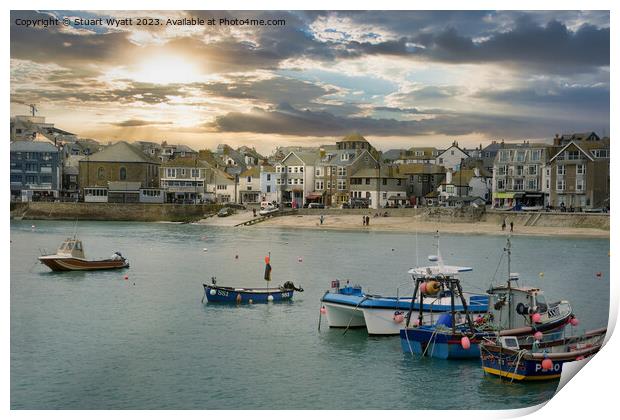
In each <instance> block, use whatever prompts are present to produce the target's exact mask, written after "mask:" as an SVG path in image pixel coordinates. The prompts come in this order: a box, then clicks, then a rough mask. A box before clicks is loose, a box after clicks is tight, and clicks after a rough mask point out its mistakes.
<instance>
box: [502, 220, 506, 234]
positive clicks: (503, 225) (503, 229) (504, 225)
mask: <svg viewBox="0 0 620 420" xmlns="http://www.w3.org/2000/svg"><path fill="white" fill-rule="evenodd" d="M505 230H506V218H505V217H504V221H503V222H502V232H503V231H505Z"/></svg>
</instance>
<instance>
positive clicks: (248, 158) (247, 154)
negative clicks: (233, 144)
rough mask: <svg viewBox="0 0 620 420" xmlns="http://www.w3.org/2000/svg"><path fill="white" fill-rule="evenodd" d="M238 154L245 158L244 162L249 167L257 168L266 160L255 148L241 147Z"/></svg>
mask: <svg viewBox="0 0 620 420" xmlns="http://www.w3.org/2000/svg"><path fill="white" fill-rule="evenodd" d="M237 152H238V153H239V154H241V156H243V161H244V162H245V164H246V165H247V166H257V165H258V164H259V163H260V162H262V161H263V160H265V158H264V157H263V156H262V155H261V154H260V153H258V152H257V151H256V149H255V148H253V147H251V148H250V147H248V146H241V147H239V148H238V149H237Z"/></svg>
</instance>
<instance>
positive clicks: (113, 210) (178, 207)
mask: <svg viewBox="0 0 620 420" xmlns="http://www.w3.org/2000/svg"><path fill="white" fill-rule="evenodd" d="M220 207H221V206H219V205H214V204H197V205H189V204H146V203H127V204H120V203H58V202H29V203H11V218H14V219H38V220H75V219H76V218H78V219H79V220H114V221H140V222H159V221H168V222H191V221H196V220H200V219H203V218H205V217H208V216H210V215H213V214H214V213H216V212H217V211H218V210H219V208H220Z"/></svg>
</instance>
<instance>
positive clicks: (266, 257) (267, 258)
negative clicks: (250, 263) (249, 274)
mask: <svg viewBox="0 0 620 420" xmlns="http://www.w3.org/2000/svg"><path fill="white" fill-rule="evenodd" d="M269 261H271V258H269V255H265V264H269Z"/></svg>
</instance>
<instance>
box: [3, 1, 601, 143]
mask: <svg viewBox="0 0 620 420" xmlns="http://www.w3.org/2000/svg"><path fill="white" fill-rule="evenodd" d="M50 16H52V17H57V18H59V19H63V18H69V21H70V24H69V25H66V26H65V25H62V24H61V25H59V26H49V27H47V28H44V27H40V26H39V27H36V28H33V27H25V26H23V25H18V23H17V22H18V19H22V21H20V22H23V19H33V20H34V19H45V18H49V17H50ZM99 17H101V18H103V19H104V22H103V24H101V25H100V24H93V25H79V24H76V19H77V18H92V19H96V18H99ZM130 17H131V18H133V22H132V23H133V24H132V25H128V26H118V27H116V26H114V25H110V24H106V22H105V19H106V18H130ZM141 17H142V18H144V17H148V18H157V19H160V22H161V24H160V25H156V26H144V25H137V19H138V18H141ZM183 18H186V19H199V18H202V19H205V20H208V19H210V18H214V19H215V20H216V22H217V23H218V24H216V25H172V24H166V23H165V21H166V20H167V19H183ZM221 18H228V19H234V18H237V19H245V18H249V19H264V20H267V19H271V20H274V19H282V20H284V21H285V22H286V23H285V25H278V26H275V25H271V26H239V25H237V26H235V25H220V24H219V20H220V19H221ZM10 41H11V115H23V114H27V113H28V111H29V108H28V106H27V104H32V103H34V104H37V108H38V109H39V113H40V115H44V116H45V117H46V118H47V121H48V122H52V123H54V124H55V125H56V126H57V127H59V128H61V129H64V130H67V131H70V132H73V133H76V134H78V135H79V136H80V137H84V138H94V139H97V140H99V141H102V142H108V141H118V140H130V141H135V140H149V141H157V142H161V141H164V140H165V141H167V142H168V143H185V144H187V145H189V146H191V147H193V148H195V149H202V148H214V147H215V146H216V145H217V144H219V143H228V144H230V145H232V146H240V145H244V144H245V145H249V146H255V147H256V149H257V150H258V151H260V152H263V153H268V152H270V151H272V150H273V149H274V148H275V147H276V146H278V145H301V146H313V145H319V144H325V143H332V142H334V141H336V140H337V139H338V138H341V137H342V136H344V135H346V134H348V133H351V132H359V133H361V134H362V135H364V136H365V137H366V138H367V139H368V140H369V141H371V143H372V144H373V145H374V146H375V147H377V148H378V149H381V150H389V149H392V148H409V147H412V146H420V145H425V146H436V147H447V145H449V144H450V143H451V142H452V141H458V142H459V144H460V145H463V146H467V147H473V146H476V145H478V144H480V143H482V144H484V143H488V142H489V141H491V140H501V139H504V140H506V141H520V140H530V141H536V140H542V141H550V140H551V139H552V138H553V136H554V135H555V134H556V133H571V132H584V131H595V132H597V133H598V134H599V135H608V134H609V115H610V111H609V95H610V93H609V91H610V80H609V55H610V29H609V12H607V11H596V12H594V11H592V12H588V11H551V12H545V11H536V12H520V11H508V12H496V11H405V12H403V11H386V12H381V11H361V12H356V11H341V12H328V11H326V12H322V11H312V12H302V11H291V12H277V11H263V12H260V11H259V12H243V11H234V12H224V11H213V12H210V11H151V12H140V11H119V12H110V11H105V12H97V11H91V12H76V11H13V12H11V39H10Z"/></svg>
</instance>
